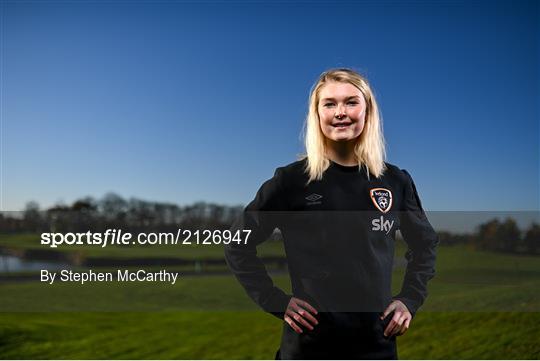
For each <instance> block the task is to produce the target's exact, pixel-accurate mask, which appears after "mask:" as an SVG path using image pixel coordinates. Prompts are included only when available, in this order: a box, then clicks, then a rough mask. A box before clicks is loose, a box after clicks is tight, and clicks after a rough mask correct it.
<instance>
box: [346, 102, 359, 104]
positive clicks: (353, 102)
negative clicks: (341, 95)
mask: <svg viewBox="0 0 540 361" xmlns="http://www.w3.org/2000/svg"><path fill="white" fill-rule="evenodd" d="M347 104H358V102H348V103H347Z"/></svg>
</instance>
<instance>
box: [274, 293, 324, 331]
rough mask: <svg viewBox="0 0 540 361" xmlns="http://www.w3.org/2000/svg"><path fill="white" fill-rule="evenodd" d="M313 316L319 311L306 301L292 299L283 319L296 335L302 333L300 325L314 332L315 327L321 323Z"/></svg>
mask: <svg viewBox="0 0 540 361" xmlns="http://www.w3.org/2000/svg"><path fill="white" fill-rule="evenodd" d="M312 314H314V315H316V314H317V310H316V309H315V308H313V306H311V305H310V304H309V303H307V302H306V301H304V300H301V299H299V298H296V297H292V298H291V300H290V301H289V305H288V306H287V311H285V315H284V316H283V319H284V320H285V322H287V323H288V324H289V326H291V327H292V329H293V330H294V331H295V332H296V333H302V332H303V331H302V328H301V327H300V326H299V324H300V325H303V326H305V327H307V328H308V329H309V330H310V331H311V330H313V326H316V325H317V324H319V321H317V319H316V318H315V317H314V316H313V315H312Z"/></svg>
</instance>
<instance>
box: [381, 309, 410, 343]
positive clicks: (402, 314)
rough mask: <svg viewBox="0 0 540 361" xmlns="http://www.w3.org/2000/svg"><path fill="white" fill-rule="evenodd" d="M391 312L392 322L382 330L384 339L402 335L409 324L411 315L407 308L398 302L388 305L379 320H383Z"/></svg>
mask: <svg viewBox="0 0 540 361" xmlns="http://www.w3.org/2000/svg"><path fill="white" fill-rule="evenodd" d="M392 311H393V312H394V317H392V320H391V321H390V322H389V323H388V326H386V330H384V336H386V337H390V336H393V335H398V336H401V335H403V334H404V333H405V332H407V330H408V329H409V324H410V323H411V320H412V315H411V313H410V312H409V310H408V309H407V306H405V304H404V303H403V302H401V301H399V300H394V301H392V303H390V305H389V306H388V307H387V308H386V310H385V311H384V313H383V315H382V316H381V320H382V319H385V318H386V316H388V315H389V314H390V313H392Z"/></svg>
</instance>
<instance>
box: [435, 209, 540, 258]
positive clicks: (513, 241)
mask: <svg viewBox="0 0 540 361" xmlns="http://www.w3.org/2000/svg"><path fill="white" fill-rule="evenodd" d="M439 238H440V241H441V243H442V244H457V243H465V244H470V245H472V246H473V247H474V248H475V249H477V250H485V251H498V252H506V253H523V254H531V255H532V254H540V225H539V224H538V223H536V222H535V223H532V224H531V225H530V226H529V228H527V229H526V230H525V231H521V230H520V229H519V227H518V225H517V223H516V221H515V220H514V219H513V218H510V217H509V218H506V219H505V220H504V221H503V222H501V221H500V220H498V219H492V220H490V221H488V222H485V223H482V224H480V225H479V226H478V227H477V230H476V232H474V233H472V234H459V235H457V234H453V233H451V232H439Z"/></svg>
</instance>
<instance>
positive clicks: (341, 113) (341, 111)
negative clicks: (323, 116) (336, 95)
mask: <svg viewBox="0 0 540 361" xmlns="http://www.w3.org/2000/svg"><path fill="white" fill-rule="evenodd" d="M344 116H345V107H343V106H341V105H338V106H337V109H336V118H339V119H341V118H343V117H344Z"/></svg>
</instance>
